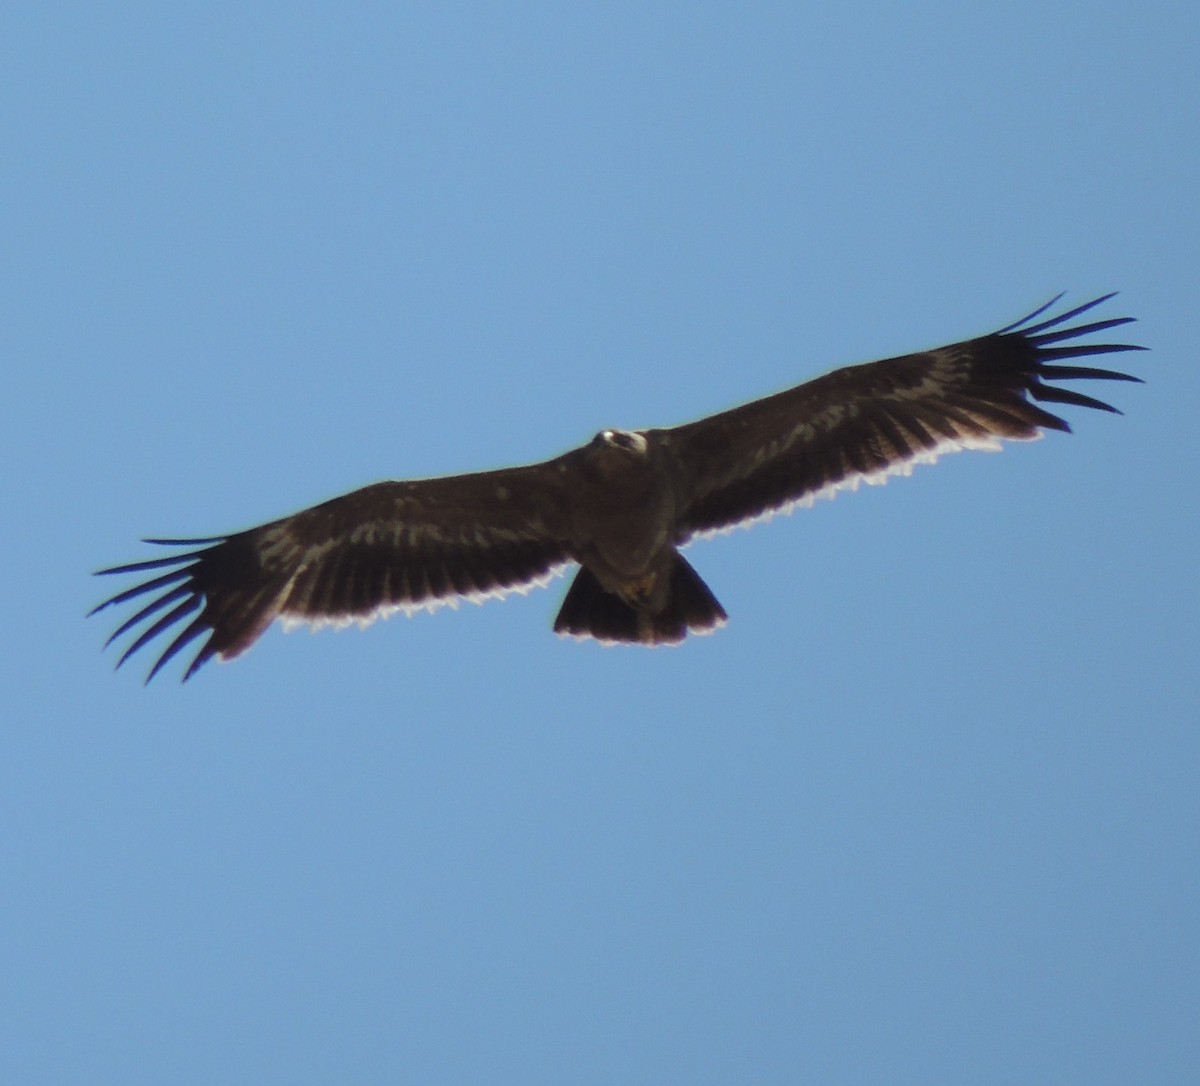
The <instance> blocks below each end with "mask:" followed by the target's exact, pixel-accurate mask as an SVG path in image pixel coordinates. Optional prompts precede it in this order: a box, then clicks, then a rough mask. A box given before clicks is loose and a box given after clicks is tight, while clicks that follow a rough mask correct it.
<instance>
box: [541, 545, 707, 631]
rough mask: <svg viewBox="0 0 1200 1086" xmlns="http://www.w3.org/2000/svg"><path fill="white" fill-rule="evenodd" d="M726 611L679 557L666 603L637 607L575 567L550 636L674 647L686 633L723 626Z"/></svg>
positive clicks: (672, 570) (585, 571)
mask: <svg viewBox="0 0 1200 1086" xmlns="http://www.w3.org/2000/svg"><path fill="white" fill-rule="evenodd" d="M725 620H726V614H725V609H724V608H723V607H722V606H721V605H720V604H719V603H718V602H717V598H716V597H715V596H714V595H713V594H712V591H711V590H710V589H709V587H708V585H706V584H705V583H704V581H703V580H702V579H701V578H700V575H699V574H698V573H697V572H696V571H695V570H694V569H692V567H691V566H690V565H689V564H688V562H687V560H686V559H685V558H683V556H682V555H679V554H676V555H675V556H674V563H673V564H672V566H671V584H670V591H669V593H668V595H667V600H666V603H665V604H664V605H663V606H662V607H661V608H660V609H658V610H656V611H652V610H649V609H646V608H638V607H635V606H634V605H633V604H631V603H628V602H627V601H626V600H624V599H622V598H621V597H620V596H618V595H615V594H614V593H612V592H609V591H607V590H606V589H604V588H603V587H602V586H601V584H600V582H599V581H598V580H597V579H596V576H595V574H593V573H592V572H591V570H589V569H588V568H587V567H586V566H584V567H582V568H580V570H579V572H578V573H577V574H576V575H575V580H574V581H572V582H571V587H570V588H569V589H568V590H567V595H566V598H565V599H564V600H563V603H562V608H561V609H560V610H559V612H558V617H557V618H556V619H555V620H554V632H555V633H559V634H568V635H570V636H572V637H579V638H585V637H593V638H595V639H596V640H597V641H606V642H610V643H611V642H632V643H635V644H642V645H674V644H678V643H679V642H680V641H682V640H683V639H684V638H685V637H687V635H688V633H689V632H690V633H697V634H704V633H710V632H712V631H713V630H715V629H718V628H719V627H721V626H724V625H725Z"/></svg>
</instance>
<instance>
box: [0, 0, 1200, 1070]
mask: <svg viewBox="0 0 1200 1086" xmlns="http://www.w3.org/2000/svg"><path fill="white" fill-rule="evenodd" d="M1198 50H1200V14H1197V9H1196V8H1195V6H1194V5H1191V4H1184V3H1160V4H1155V3H1150V4H1145V5H1141V6H1130V5H1115V4H1108V3H1098V4H1088V5H1076V4H1053V3H1052V4H1044V3H1039V4H1032V3H1026V2H1024V0H1017V2H1013V3H1009V4H1005V5H1003V6H1001V5H993V6H985V5H949V4H920V3H918V4H905V5H885V4H843V5H825V6H817V5H799V4H750V5H745V4H738V5H734V4H637V5H632V4H608V5H603V6H600V5H558V4H554V5H552V4H459V3H444V4H437V5H433V4H419V5H395V4H367V3H355V2H349V3H343V4H339V5H314V4H287V5H283V4H269V3H268V4H258V5H253V6H251V7H250V8H249V9H247V8H246V7H245V5H240V4H239V5H233V4H220V3H208V4H189V3H179V4H171V5H161V4H122V3H116V4H105V5H82V4H80V5H72V4H58V5H55V4H38V5H33V4H18V5H16V7H15V9H13V10H12V11H10V12H8V13H7V14H6V33H5V35H4V41H3V43H2V44H0V53H2V56H0V59H2V63H0V73H2V74H0V87H2V94H3V102H4V109H3V118H2V122H0V123H2V125H3V129H2V132H0V135H2V136H3V145H4V147H5V155H4V166H3V168H2V169H0V186H2V188H0V206H2V207H3V216H4V234H5V250H6V259H5V260H4V261H3V264H2V266H0V277H3V280H4V282H3V291H2V296H3V298H4V299H5V305H4V308H5V318H4V321H3V324H2V329H0V356H2V357H3V360H4V374H5V395H4V396H3V398H2V399H0V451H2V452H3V459H4V463H5V464H6V465H7V466H8V470H7V472H6V473H5V481H4V494H5V507H6V509H7V510H8V519H7V523H8V524H9V530H8V539H7V543H6V544H5V549H6V553H7V554H8V555H9V559H8V570H9V574H8V583H9V590H8V594H7V628H8V636H7V639H6V651H5V652H4V654H3V657H2V660H0V669H3V672H2V673H3V682H4V690H5V691H6V694H7V697H6V702H7V704H8V711H7V712H6V713H5V714H4V715H5V724H4V728H3V736H4V757H3V759H2V760H0V863H2V865H3V870H4V872H5V876H4V880H3V893H2V895H0V977H3V980H2V981H0V998H2V1000H3V1004H2V1005H0V1072H3V1073H2V1075H0V1077H3V1078H4V1080H5V1081H12V1082H22V1083H58V1082H82V1081H87V1082H104V1083H109V1082H111V1083H122V1084H136V1083H156V1084H157V1083H162V1082H171V1083H182V1084H188V1083H214V1082H221V1083H241V1082H246V1083H263V1082H287V1083H309V1082H312V1083H324V1082H356V1083H374V1082H379V1083H385V1082H386V1083H395V1082H420V1083H435V1082H436V1083H458V1082H463V1083H468V1082H471V1083H473V1082H489V1083H508V1082H513V1083H518V1082H519V1083H529V1082H548V1083H550V1082H552V1083H556V1084H557V1083H656V1084H658V1083H675V1082H678V1083H688V1084H700V1083H728V1082H751V1081H753V1082H769V1083H776V1082H778V1083H796V1082H817V1083H822V1084H836V1083H862V1082H875V1081H878V1082H888V1083H932V1082H954V1083H1011V1082H1038V1083H1075V1082H1091V1083H1106V1082H1113V1083H1129V1082H1155V1083H1170V1082H1184V1081H1192V1080H1193V1076H1194V1074H1195V1069H1196V1067H1197V1066H1198V1064H1200V1041H1198V1038H1200V1033H1198V1032H1197V1030H1196V1023H1197V1021H1198V1020H1200V1019H1198V1012H1200V952H1198V946H1197V935H1196V917H1197V916H1198V915H1200V876H1198V871H1200V866H1198V864H1197V859H1198V855H1197V841H1198V830H1200V824H1198V822H1200V820H1198V817H1197V816H1198V813H1200V812H1198V805H1197V799H1196V794H1197V793H1196V780H1197V775H1198V771H1200V738H1198V735H1197V733H1198V729H1197V720H1198V718H1200V712H1198V711H1197V708H1198V700H1200V699H1198V696H1197V645H1198V643H1200V639H1198V635H1200V631H1198V628H1197V626H1198V622H1197V619H1198V613H1200V608H1198V603H1200V599H1198V596H1200V583H1198V580H1197V577H1196V571H1195V561H1196V539H1197V535H1198V529H1200V525H1198V523H1197V514H1196V496H1197V495H1196V487H1195V479H1194V465H1195V463H1196V446H1195V417H1196V411H1197V408H1198V407H1200V376H1198V374H1200V366H1198V364H1197V356H1196V351H1197V346H1196V345H1197V340H1198V338H1200V322H1198V320H1197V315H1196V314H1197V305H1196V290H1197V285H1198V282H1200V260H1198V254H1200V212H1198V211H1197V207H1198V204H1197V199H1196V193H1197V192H1198V191H1200V151H1198V148H1200V131H1198V125H1197V120H1196V118H1197V115H1198V114H1197V105H1198V104H1200V76H1198V74H1197V66H1196V56H1197V53H1198ZM1112 289H1119V290H1121V292H1122V293H1121V294H1120V296H1119V297H1118V298H1117V299H1115V300H1114V301H1113V302H1112V303H1110V304H1109V306H1108V309H1107V312H1109V313H1112V314H1113V315H1117V314H1118V313H1121V314H1124V313H1127V314H1130V315H1133V316H1136V317H1138V318H1139V321H1140V323H1139V324H1137V325H1136V326H1134V331H1133V335H1132V338H1134V339H1135V340H1136V341H1138V342H1141V343H1144V344H1145V345H1146V346H1148V347H1150V348H1151V351H1150V353H1148V354H1144V355H1139V356H1137V357H1132V356H1129V357H1128V358H1127V359H1126V361H1128V364H1129V365H1130V366H1132V367H1134V368H1135V369H1136V371H1137V372H1138V373H1140V374H1141V375H1142V376H1144V377H1145V378H1146V379H1147V384H1146V385H1144V386H1114V387H1112V388H1111V389H1108V390H1106V393H1107V398H1110V399H1111V400H1112V401H1113V402H1114V403H1116V405H1117V406H1118V407H1120V408H1122V409H1123V410H1124V411H1125V412H1126V414H1125V415H1124V416H1123V417H1118V416H1107V415H1101V414H1099V413H1092V412H1082V411H1078V410H1071V411H1070V421H1071V422H1072V424H1073V425H1074V428H1075V435H1074V436H1071V437H1065V436H1062V435H1057V434H1056V435H1051V436H1049V437H1048V438H1047V439H1046V440H1044V441H1041V442H1037V443H1034V444H1032V445H1020V446H1015V447H1010V448H1009V449H1007V450H1006V451H1005V452H1004V453H1003V454H1002V455H998V456H985V455H979V454H966V455H960V456H955V457H950V458H948V459H945V460H943V461H942V462H940V463H939V464H938V466H937V467H935V468H925V469H919V470H918V471H917V472H915V473H914V475H913V477H912V478H910V479H900V480H896V481H893V482H892V483H891V484H890V485H888V486H887V487H884V488H872V489H870V490H864V491H861V492H859V493H858V494H854V495H843V496H841V497H839V498H838V499H837V500H836V501H833V502H822V503H819V504H818V506H817V507H816V508H814V509H812V510H808V511H800V512H797V513H796V514H795V515H794V516H792V517H789V518H782V519H777V520H775V521H774V522H772V523H771V524H768V525H763V526H760V527H757V528H755V529H754V530H753V531H751V532H739V533H736V534H733V535H730V536H727V537H721V538H718V539H716V540H713V541H708V542H701V543H698V544H697V545H696V546H695V547H693V548H692V549H691V550H690V551H689V552H688V557H689V560H690V561H692V563H693V564H694V565H695V566H696V567H697V568H698V570H699V571H700V573H701V575H702V576H703V577H704V578H705V579H706V580H707V581H708V583H709V584H710V585H712V587H713V589H714V591H715V592H716V594H717V596H718V597H719V598H720V599H721V601H722V602H723V604H724V605H725V607H726V609H727V610H728V611H729V613H730V618H731V621H730V624H729V626H728V627H726V628H725V629H724V630H722V631H721V632H720V633H719V634H717V635H716V636H713V637H709V638H701V639H694V640H691V641H689V642H688V643H687V644H686V645H685V646H684V647H682V648H679V649H674V650H659V651H654V652H650V651H640V650H636V649H634V650H622V649H609V650H605V649H601V648H599V647H597V646H595V645H590V644H577V643H575V642H571V641H562V640H559V639H557V638H555V637H554V636H553V635H552V634H551V633H550V629H549V627H550V623H551V620H552V618H553V615H554V612H555V610H556V608H557V605H558V600H559V598H560V595H561V593H562V591H563V589H564V587H565V582H562V581H560V582H556V584H555V585H554V586H553V587H552V588H551V590H550V591H547V592H538V593H533V594H531V595H530V596H528V597H525V598H520V597H517V598H513V599H510V600H509V601H507V602H505V603H503V604H500V603H494V604H489V605H488V606H486V607H478V608H477V607H473V606H469V605H468V606H464V607H463V608H461V609H460V610H459V611H457V612H448V611H442V612H439V613H438V614H437V615H433V616H426V615H421V616H418V617H415V618H413V619H411V620H408V619H403V618H396V619H393V620H391V621H390V622H387V623H383V624H377V625H375V626H373V627H372V628H370V629H369V630H366V631H357V630H352V631H347V632H341V633H334V632H329V631H327V632H324V633H321V634H317V635H314V636H309V635H308V634H305V633H292V634H288V635H284V634H283V633H282V632H281V631H280V630H279V629H273V630H272V631H270V632H269V633H268V634H267V635H266V636H265V637H264V638H263V640H262V641H261V642H260V643H259V644H258V645H257V646H256V647H255V648H254V649H253V651H252V652H251V653H250V654H249V655H247V656H245V657H244V658H242V659H240V660H238V661H237V662H235V663H233V664H230V665H227V666H217V665H210V666H209V667H208V668H206V669H205V670H204V671H202V672H201V673H200V675H199V676H198V677H197V678H196V679H195V680H194V681H193V682H191V683H189V684H187V686H184V687H181V686H180V685H179V684H178V683H177V682H175V681H174V677H175V676H176V675H177V674H178V672H177V670H175V669H173V668H171V669H168V672H167V674H166V675H165V676H164V681H158V682H156V683H155V684H153V685H152V686H150V687H148V688H143V687H142V685H141V681H140V679H141V675H142V674H143V673H144V664H143V663H142V662H141V661H139V662H138V664H137V665H136V666H134V667H131V668H129V669H127V670H122V671H121V672H119V673H117V674H116V675H114V674H113V673H112V670H111V668H112V662H113V656H112V654H111V653H110V654H108V655H102V654H101V652H100V646H101V644H102V642H103V639H104V637H105V636H106V635H107V633H108V632H109V630H110V628H111V625H110V623H109V621H108V618H107V617H105V618H104V619H103V620H100V619H93V620H91V621H84V619H83V615H84V613H85V612H86V611H87V610H88V608H90V607H91V606H93V605H94V604H95V603H96V602H98V600H99V599H101V598H102V596H103V594H104V590H105V588H107V587H108V586H107V585H104V584H100V583H98V582H96V581H95V580H94V579H92V578H91V577H90V576H89V573H90V571H91V570H93V569H96V568H99V567H101V566H104V565H109V564H113V563H117V562H122V561H129V560H133V559H135V558H137V557H139V556H140V555H142V553H143V551H142V549H141V548H140V545H139V544H138V542H137V541H138V539H139V538H140V537H142V536H148V535H167V536H188V535H211V534H215V533H219V532H222V531H229V530H233V529H237V528H241V527H246V526H249V525H251V524H254V523H256V522H260V521H263V520H266V519H270V518H272V517H275V516H278V515H281V514H284V513H288V512H291V511H293V510H295V509H297V508H300V507H302V506H306V505H310V504H313V503H314V502H316V501H318V500H321V499H324V498H327V497H330V496H332V495H334V494H337V493H340V492H343V491H346V490H350V489H352V488H354V487H357V486H360V485H362V484H365V483H367V482H371V481H374V480H376V479H380V478H388V477H391V478H408V477H419V476H425V475H435V474H447V473H453V472H458V471H468V470H475V469H481V468H487V467H498V466H502V465H505V464H514V463H520V462H525V461H530V460H535V459H541V458H544V457H548V456H551V455H553V454H556V453H558V452H560V451H563V450H565V449H566V448H569V447H571V446H573V445H576V444H579V443H581V442H582V441H584V440H586V439H587V438H588V437H590V435H591V434H593V433H594V432H595V431H596V430H598V429H600V428H602V427H604V426H614V425H615V426H644V425H669V424H673V423H677V422H684V421H687V420H689V419H692V418H696V417H699V416H701V415H704V414H707V413H710V412H712V411H715V410H719V409H722V408H725V407H728V406H731V405H733V404H734V403H737V402H741V401H744V400H747V399H751V398H754V397H756V396H760V395H764V394H767V393H770V392H773V391H776V390H778V389H780V388H784V387H787V386H790V385H793V384H796V383H798V382H799V381H801V380H803V379H805V378H806V377H809V376H815V375H816V374H817V373H819V372H822V371H824V370H827V369H830V368H833V367H835V366H838V365H842V364H847V363H851V362H858V361H865V360H869V359H873V358H879V357H884V356H888V355H893V354H898V353H902V352H906V351H910V350H916V349H919V348H923V347H929V346H934V345H937V344H940V343H944V342H949V341H952V340H955V339H959V338H964V337H967V336H971V335H976V334H980V333H983V332H986V331H989V330H992V329H994V328H997V327H999V326H1001V325H1003V324H1007V323H1008V322H1010V321H1012V320H1014V319H1016V318H1017V317H1019V316H1021V315H1023V314H1024V313H1026V312H1028V311H1029V310H1031V309H1033V308H1034V307H1035V306H1037V305H1039V304H1040V303H1042V302H1044V301H1045V300H1047V299H1048V298H1049V297H1050V296H1051V295H1053V294H1054V293H1056V292H1058V291H1060V290H1068V291H1070V292H1071V294H1070V296H1069V297H1070V299H1071V300H1073V301H1079V302H1082V301H1084V300H1087V299H1088V298H1089V297H1092V296H1094V295H1097V294H1100V293H1103V292H1105V291H1108V290H1112ZM1102 395H1104V393H1102ZM1068 410H1070V409H1068Z"/></svg>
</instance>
